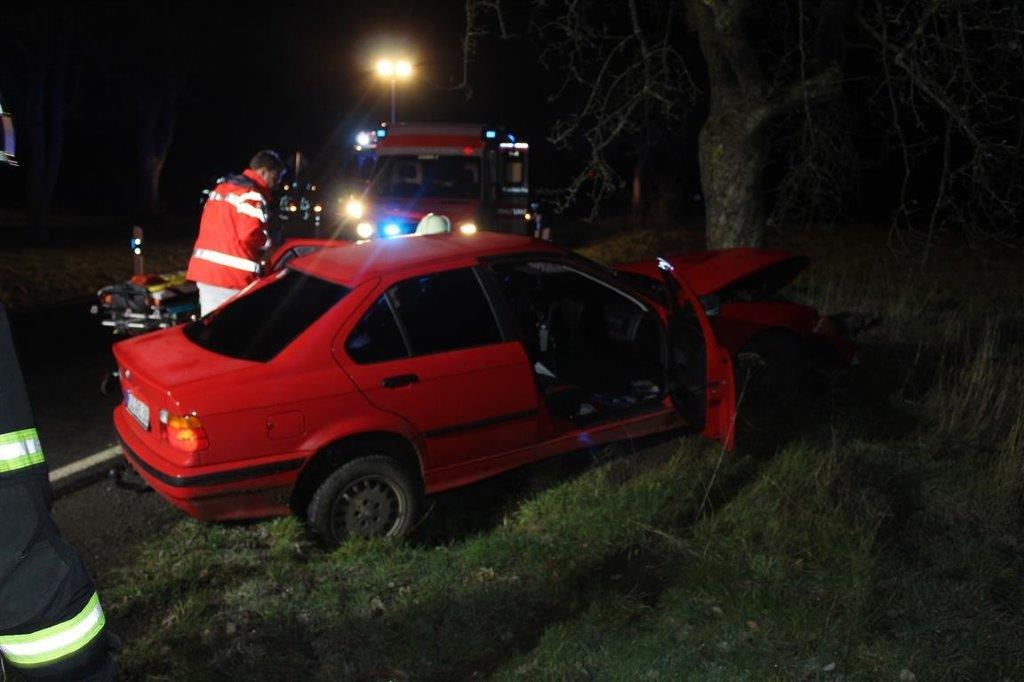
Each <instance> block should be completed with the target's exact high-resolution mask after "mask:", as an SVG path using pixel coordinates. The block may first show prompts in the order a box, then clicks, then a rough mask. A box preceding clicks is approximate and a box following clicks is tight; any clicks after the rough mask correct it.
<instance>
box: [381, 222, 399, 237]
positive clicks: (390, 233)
mask: <svg viewBox="0 0 1024 682" xmlns="http://www.w3.org/2000/svg"><path fill="white" fill-rule="evenodd" d="M401 232H402V228H401V227H399V226H398V224H397V223H388V224H387V225H385V226H384V236H385V237H394V236H397V235H399V234H401Z"/></svg>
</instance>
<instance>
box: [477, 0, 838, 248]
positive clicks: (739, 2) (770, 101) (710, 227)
mask: <svg viewBox="0 0 1024 682" xmlns="http://www.w3.org/2000/svg"><path fill="white" fill-rule="evenodd" d="M478 4H480V3H475V2H474V1H473V0H469V2H468V3H467V17H468V21H467V26H468V31H467V35H469V34H470V33H474V34H476V35H477V36H479V35H480V34H481V29H480V28H479V23H480V21H481V19H480V16H481V14H480V11H479V7H476V5H478ZM487 5H488V7H489V9H491V10H493V12H495V13H497V14H499V15H501V9H502V8H501V7H500V6H498V5H496V3H494V2H488V3H487ZM781 5H782V7H783V9H784V10H785V11H782V12H780V11H778V6H779V3H761V2H754V1H753V0H714V1H711V0H622V1H620V2H615V3H606V2H598V1H596V0H543V1H542V0H536V1H535V2H534V3H532V7H533V10H534V11H533V12H532V14H531V17H530V24H531V26H532V29H533V31H534V33H535V34H536V35H537V36H538V37H539V38H540V43H541V45H543V48H542V51H541V53H540V54H541V60H542V62H543V63H544V64H545V66H547V67H548V68H550V69H552V70H555V71H558V72H560V73H562V74H563V76H564V79H563V82H562V87H561V89H560V90H559V91H557V92H556V93H555V94H554V95H553V96H552V99H559V98H572V99H573V101H576V102H578V103H579V104H578V106H577V107H576V108H575V109H574V110H573V111H572V112H571V113H570V114H568V115H567V116H565V117H563V118H561V119H559V120H558V121H556V122H555V124H554V125H553V127H552V134H551V139H552V141H553V142H555V143H556V144H559V145H562V146H565V147H577V148H580V147H581V148H582V149H583V156H584V163H583V168H582V171H581V172H580V173H579V174H577V175H576V176H575V178H574V179H573V180H572V181H571V182H570V183H569V185H568V186H567V187H566V188H565V190H564V192H563V193H562V194H561V197H560V199H561V200H560V204H559V206H560V207H565V206H566V205H568V204H570V203H572V202H575V201H577V200H579V199H580V198H582V197H583V196H585V197H587V198H588V199H589V200H591V201H592V206H593V207H594V208H593V210H592V214H593V213H594V212H596V210H597V206H598V205H599V203H600V201H601V200H602V199H604V198H606V197H607V196H608V195H609V194H611V193H613V192H616V191H618V190H619V189H620V188H621V187H622V186H623V184H624V183H623V181H622V178H621V176H620V173H619V172H618V171H617V169H616V166H615V164H614V163H613V161H612V157H613V155H614V153H615V152H621V150H622V147H623V146H628V147H631V149H632V151H633V152H634V157H633V158H634V159H637V162H636V165H635V167H642V165H643V163H642V162H643V154H644V152H645V151H646V150H647V149H649V148H650V147H651V146H654V145H664V144H674V145H677V146H678V145H679V144H680V134H681V132H682V130H683V126H682V125H681V123H682V121H683V118H684V116H685V114H686V113H687V112H688V111H689V110H690V109H692V104H693V102H694V100H695V98H697V97H704V98H706V102H707V108H708V115H707V119H706V121H705V123H704V125H703V128H702V130H701V133H700V139H699V161H700V172H701V184H702V187H703V191H704V196H705V200H706V217H707V241H708V246H709V247H712V248H718V247H725V246H738V245H756V244H759V243H760V241H761V238H762V234H763V230H764V223H765V211H764V199H763V196H764V186H763V174H764V167H765V163H766V161H767V156H768V150H769V138H768V135H767V131H768V130H769V127H770V126H771V125H772V124H774V123H776V122H777V121H778V120H779V119H780V118H781V117H784V116H787V115H792V114H794V113H797V114H799V113H801V112H803V111H805V110H808V109H809V108H810V107H812V106H816V105H817V104H818V103H819V102H821V101H825V100H828V99H831V98H835V97H836V96H838V95H839V93H840V92H841V89H840V68H839V63H838V62H839V57H840V56H841V54H840V52H839V51H837V50H836V45H837V44H841V42H842V37H843V35H842V34H843V31H844V29H845V26H846V22H845V15H846V13H847V7H848V5H847V3H846V2H844V1H842V0H817V1H816V2H812V1H811V0H807V5H808V6H807V7H806V8H805V7H804V1H803V0H798V2H796V3H793V2H787V3H782V4H781ZM766 22H767V23H771V22H775V23H777V24H779V26H780V29H779V30H765V23H766ZM694 33H695V34H696V36H697V39H698V43H697V44H698V45H699V50H696V49H694V47H693V41H692V38H691V36H692V35H693V34H694ZM790 38H791V40H789V39H790ZM701 57H703V58H701ZM652 131H658V134H662V135H664V134H667V135H668V137H667V138H663V139H658V138H657V136H656V135H654V136H652V134H651V133H652ZM638 133H639V134H638ZM673 134H674V137H673ZM637 140H642V141H643V142H642V143H641V144H639V145H638V144H636V141H637Z"/></svg>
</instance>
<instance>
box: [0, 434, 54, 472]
mask: <svg viewBox="0 0 1024 682" xmlns="http://www.w3.org/2000/svg"><path fill="white" fill-rule="evenodd" d="M43 461H44V460H43V446H42V445H41V444H40V443H39V433H38V432H37V431H36V430H35V429H22V430H20V431H12V432H10V433H0V476H2V475H3V474H6V473H8V472H11V471H17V470H18V469H24V468H26V467H30V466H33V465H36V464H42V463H43Z"/></svg>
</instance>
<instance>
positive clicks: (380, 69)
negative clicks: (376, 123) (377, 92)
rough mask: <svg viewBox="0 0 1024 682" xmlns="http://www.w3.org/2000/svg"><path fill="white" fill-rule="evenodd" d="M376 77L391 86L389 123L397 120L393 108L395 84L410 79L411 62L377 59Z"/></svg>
mask: <svg viewBox="0 0 1024 682" xmlns="http://www.w3.org/2000/svg"><path fill="white" fill-rule="evenodd" d="M377 75H378V76H380V77H381V78H384V79H386V80H387V81H388V82H389V83H390V85H391V122H392V123H395V122H396V119H397V109H396V107H395V84H396V83H397V82H398V81H400V80H403V81H404V80H409V79H410V78H412V62H410V61H409V60H408V59H388V58H385V59H379V60H377Z"/></svg>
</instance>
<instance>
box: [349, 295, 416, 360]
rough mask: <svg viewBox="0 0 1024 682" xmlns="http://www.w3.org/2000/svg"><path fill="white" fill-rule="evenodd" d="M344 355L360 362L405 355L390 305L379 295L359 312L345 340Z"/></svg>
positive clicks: (399, 331) (404, 348)
mask: <svg viewBox="0 0 1024 682" xmlns="http://www.w3.org/2000/svg"><path fill="white" fill-rule="evenodd" d="M345 351H346V352H347V353H348V356H349V357H350V358H352V359H353V360H355V361H356V362H357V363H358V364H360V365H368V364H371V363H374V362H386V361H388V360H396V359H398V358H405V357H409V349H408V348H406V345H405V340H404V339H403V338H402V332H401V330H399V328H398V323H397V322H396V321H395V316H394V314H393V313H392V312H391V304H390V303H388V300H387V298H386V297H385V296H381V297H380V298H378V299H377V301H376V302H375V303H374V304H373V306H372V307H371V308H370V309H369V310H368V311H367V312H366V314H365V315H363V319H361V320H360V321H359V324H357V325H356V328H355V329H354V330H352V333H351V334H350V335H349V337H348V340H347V341H346V342H345Z"/></svg>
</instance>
